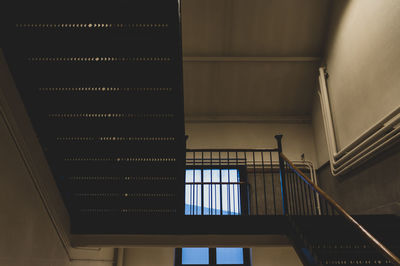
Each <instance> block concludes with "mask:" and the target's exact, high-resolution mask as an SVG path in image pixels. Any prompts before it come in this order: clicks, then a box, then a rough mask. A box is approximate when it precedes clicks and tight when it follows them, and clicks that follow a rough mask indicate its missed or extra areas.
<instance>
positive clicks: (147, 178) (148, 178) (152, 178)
mask: <svg viewBox="0 0 400 266" xmlns="http://www.w3.org/2000/svg"><path fill="white" fill-rule="evenodd" d="M68 179H69V180H126V181H128V180H135V181H160V180H161V181H168V180H176V177H168V176H71V177H69V178H68Z"/></svg>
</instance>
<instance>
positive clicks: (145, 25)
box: [15, 23, 168, 28]
mask: <svg viewBox="0 0 400 266" xmlns="http://www.w3.org/2000/svg"><path fill="white" fill-rule="evenodd" d="M15 26H16V27H17V28H167V27H168V24H159V23H150V24H148V23H136V24H121V23H115V24H110V23H105V24H104V23H84V24H77V23H72V24H68V23H67V24H65V23H62V24H49V23H34V24H32V23H30V24H16V25H15Z"/></svg>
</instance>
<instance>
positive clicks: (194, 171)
mask: <svg viewBox="0 0 400 266" xmlns="http://www.w3.org/2000/svg"><path fill="white" fill-rule="evenodd" d="M195 175H196V152H193V184H192V187H191V189H192V193H191V196H192V198H193V199H192V200H191V203H190V214H191V215H194V186H195V185H194V183H195Z"/></svg>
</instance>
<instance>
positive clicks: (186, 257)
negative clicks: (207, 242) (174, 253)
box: [182, 248, 209, 264]
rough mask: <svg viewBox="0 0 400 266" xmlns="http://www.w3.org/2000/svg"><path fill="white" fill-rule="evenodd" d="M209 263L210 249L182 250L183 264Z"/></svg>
mask: <svg viewBox="0 0 400 266" xmlns="http://www.w3.org/2000/svg"><path fill="white" fill-rule="evenodd" d="M208 263H209V259H208V248H182V264H208Z"/></svg>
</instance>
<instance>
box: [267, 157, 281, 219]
mask: <svg viewBox="0 0 400 266" xmlns="http://www.w3.org/2000/svg"><path fill="white" fill-rule="evenodd" d="M278 156H279V154H278ZM269 159H270V163H271V181H272V197H273V199H274V213H275V215H276V197H275V180H274V178H275V177H274V167H273V165H272V152H269Z"/></svg>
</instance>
